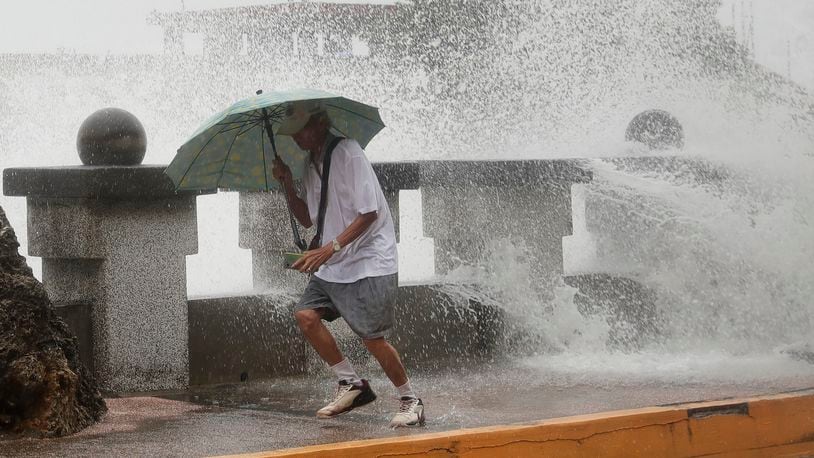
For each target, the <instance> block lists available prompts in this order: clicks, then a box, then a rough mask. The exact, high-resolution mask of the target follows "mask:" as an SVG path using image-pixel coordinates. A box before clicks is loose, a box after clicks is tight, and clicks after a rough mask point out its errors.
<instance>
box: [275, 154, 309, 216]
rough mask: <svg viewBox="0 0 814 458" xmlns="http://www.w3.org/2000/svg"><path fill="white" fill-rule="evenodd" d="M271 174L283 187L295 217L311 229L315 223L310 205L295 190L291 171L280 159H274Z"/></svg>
mask: <svg viewBox="0 0 814 458" xmlns="http://www.w3.org/2000/svg"><path fill="white" fill-rule="evenodd" d="M271 173H272V174H273V175H274V178H276V179H277V181H279V182H280V183H282V185H283V192H284V193H285V198H286V199H287V200H288V204H289V205H291V212H292V213H294V217H295V218H297V221H299V222H300V224H302V225H303V226H305V227H311V226H313V225H314V223H313V222H312V221H311V215H310V214H309V213H308V204H306V203H305V202H304V201H303V200H302V199H300V196H298V195H297V191H296V190H295V189H294V179H293V178H292V177H291V169H289V168H288V166H287V165H285V164H284V163H283V162H282V161H281V160H280V158H279V156H278V157H276V158H274V167H273V168H272V171H271Z"/></svg>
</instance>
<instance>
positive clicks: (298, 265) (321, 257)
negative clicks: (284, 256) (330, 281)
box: [291, 244, 334, 273]
mask: <svg viewBox="0 0 814 458" xmlns="http://www.w3.org/2000/svg"><path fill="white" fill-rule="evenodd" d="M333 255H334V248H333V246H332V245H331V244H328V245H325V246H324V247H322V248H317V249H315V250H309V251H306V252H305V253H303V255H302V257H301V258H300V259H298V260H297V262H295V263H294V264H292V265H291V267H292V268H294V269H297V270H299V271H300V272H302V273H312V272H316V271H317V270H319V268H320V267H322V265H323V264H325V263H326V262H328V260H329V259H331V256H333Z"/></svg>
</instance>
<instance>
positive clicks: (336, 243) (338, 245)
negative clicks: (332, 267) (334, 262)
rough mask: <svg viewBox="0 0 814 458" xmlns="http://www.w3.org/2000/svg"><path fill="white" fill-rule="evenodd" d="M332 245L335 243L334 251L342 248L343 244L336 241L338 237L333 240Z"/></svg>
mask: <svg viewBox="0 0 814 458" xmlns="http://www.w3.org/2000/svg"><path fill="white" fill-rule="evenodd" d="M331 245H333V247H334V253H336V252H338V251H339V250H341V249H342V245H340V244H339V242H337V241H336V239H333V240H331Z"/></svg>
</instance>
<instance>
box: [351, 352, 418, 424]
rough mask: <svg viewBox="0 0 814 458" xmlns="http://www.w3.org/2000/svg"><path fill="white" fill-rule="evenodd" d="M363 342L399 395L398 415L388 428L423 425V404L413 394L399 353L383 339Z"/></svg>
mask: <svg viewBox="0 0 814 458" xmlns="http://www.w3.org/2000/svg"><path fill="white" fill-rule="evenodd" d="M364 342H365V347H367V349H368V351H370V353H372V354H373V356H374V357H376V360H377V361H379V364H381V366H382V369H384V373H385V374H387V378H389V379H390V381H391V382H393V385H395V386H396V390H397V391H398V393H399V399H400V402H401V405H400V406H399V411H398V413H396V415H395V416H394V417H393V419H392V420H391V421H390V427H392V428H398V427H401V426H415V425H423V424H424V403H423V402H422V401H421V399H419V398H418V397H417V396H416V395H415V393H413V388H412V387H411V386H410V381H409V380H408V379H407V371H406V370H405V369H404V364H402V362H401V358H399V353H398V352H397V351H396V349H395V348H393V346H392V345H390V343H389V342H387V341H386V340H385V339H384V338H379V339H364Z"/></svg>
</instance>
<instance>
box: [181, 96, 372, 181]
mask: <svg viewBox="0 0 814 458" xmlns="http://www.w3.org/2000/svg"><path fill="white" fill-rule="evenodd" d="M303 104H308V106H310V107H314V106H318V107H319V110H324V111H325V112H326V113H327V114H328V117H329V118H330V120H331V129H332V130H333V131H334V132H335V133H336V134H337V135H341V136H344V137H348V138H353V139H355V140H356V141H358V142H359V144H360V145H361V146H362V148H365V147H366V146H367V144H368V142H370V140H371V139H372V138H373V137H374V136H375V135H376V134H377V133H379V132H380V131H381V130H382V129H383V128H384V123H383V122H382V119H381V117H380V116H379V110H378V108H376V107H373V106H370V105H366V104H364V103H361V102H356V101H354V100H350V99H347V98H345V97H340V96H338V95H336V94H331V93H329V92H324V91H319V90H313V89H300V90H294V91H278V92H269V93H262V91H258V95H256V96H254V97H249V98H247V99H244V100H241V101H239V102H236V103H234V104H233V105H232V106H230V107H229V108H227V109H225V110H223V111H221V112H220V113H217V114H215V115H214V116H212V117H211V118H209V119H208V120H207V121H206V122H204V123H203V124H202V125H201V127H199V128H198V130H196V131H195V133H193V134H192V136H191V137H190V138H189V140H187V141H186V142H184V144H183V145H181V147H180V148H179V149H178V154H176V156H175V158H174V159H173V160H172V162H171V163H170V165H169V167H167V170H166V171H165V173H166V174H167V175H168V176H169V177H170V178H171V179H172V181H173V183H174V184H175V187H176V189H177V190H216V189H228V190H235V191H270V190H275V189H280V183H278V182H277V180H276V179H274V177H273V176H272V174H271V169H272V165H273V161H274V158H275V157H276V156H279V157H280V159H282V160H283V162H285V163H286V164H287V165H288V166H289V168H290V169H291V173H292V175H293V176H294V178H295V179H297V178H300V177H302V175H303V174H304V173H305V167H306V165H307V163H308V153H307V152H306V151H303V150H301V149H300V148H299V147H298V146H297V144H296V143H295V142H294V140H293V139H292V138H291V137H290V136H288V135H280V134H278V131H280V130H281V129H282V130H283V131H287V130H291V126H292V124H297V123H298V119H297V115H298V114H299V115H302V113H303V112H302V110H301V109H300V110H298V109H297V108H298V107H300V106H302V105H303ZM306 120H307V119H306ZM288 133H291V132H288Z"/></svg>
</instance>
